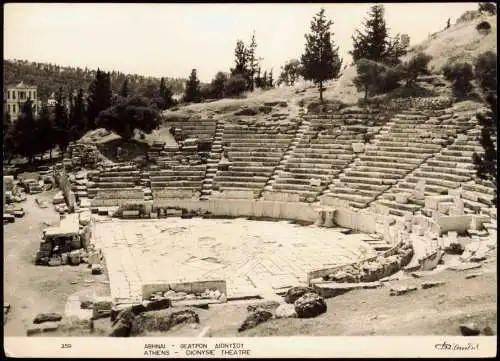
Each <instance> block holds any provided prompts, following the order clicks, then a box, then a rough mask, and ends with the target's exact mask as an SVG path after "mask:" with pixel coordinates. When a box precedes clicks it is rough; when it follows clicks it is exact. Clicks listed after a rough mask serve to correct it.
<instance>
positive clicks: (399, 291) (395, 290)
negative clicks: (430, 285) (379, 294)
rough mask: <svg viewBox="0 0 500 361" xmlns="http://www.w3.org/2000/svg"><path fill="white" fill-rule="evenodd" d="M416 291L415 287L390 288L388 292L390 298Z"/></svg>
mask: <svg viewBox="0 0 500 361" xmlns="http://www.w3.org/2000/svg"><path fill="white" fill-rule="evenodd" d="M416 290H417V287H415V286H395V287H391V289H390V290H389V292H390V293H389V294H390V295H391V296H401V295H404V294H407V293H410V292H414V291H416Z"/></svg>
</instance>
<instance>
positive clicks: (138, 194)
mask: <svg viewBox="0 0 500 361" xmlns="http://www.w3.org/2000/svg"><path fill="white" fill-rule="evenodd" d="M95 198H96V199H97V198H99V199H144V192H143V190H142V189H140V188H137V189H135V188H128V189H110V190H108V189H100V190H99V191H98V192H97V195H96V197H95Z"/></svg>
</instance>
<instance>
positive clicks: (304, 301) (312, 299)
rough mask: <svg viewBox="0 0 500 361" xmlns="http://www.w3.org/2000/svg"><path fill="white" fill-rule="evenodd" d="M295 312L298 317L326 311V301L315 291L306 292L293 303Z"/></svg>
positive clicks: (314, 315) (313, 315) (316, 314)
mask: <svg viewBox="0 0 500 361" xmlns="http://www.w3.org/2000/svg"><path fill="white" fill-rule="evenodd" d="M294 306H295V312H297V316H298V317H299V318H310V317H316V316H318V315H320V314H322V313H325V312H326V303H325V301H324V300H323V298H322V297H321V296H319V295H318V294H316V293H311V292H310V293H306V294H305V295H303V296H302V297H300V298H299V299H298V300H296V301H295V303H294Z"/></svg>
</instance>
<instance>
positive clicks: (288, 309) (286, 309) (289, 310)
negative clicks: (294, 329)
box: [274, 303, 298, 318]
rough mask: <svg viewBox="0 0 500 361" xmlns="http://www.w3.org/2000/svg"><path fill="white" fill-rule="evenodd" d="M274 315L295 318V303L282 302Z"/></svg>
mask: <svg viewBox="0 0 500 361" xmlns="http://www.w3.org/2000/svg"><path fill="white" fill-rule="evenodd" d="M274 315H275V316H276V318H295V317H298V316H297V311H295V305H294V304H290V303H283V304H280V305H279V306H278V308H276V310H275V313H274Z"/></svg>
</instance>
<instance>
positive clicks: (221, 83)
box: [211, 71, 228, 99]
mask: <svg viewBox="0 0 500 361" xmlns="http://www.w3.org/2000/svg"><path fill="white" fill-rule="evenodd" d="M227 79H228V78H227V75H226V74H224V73H223V72H221V71H219V72H217V74H215V78H214V79H212V83H211V85H212V91H213V94H214V96H215V98H216V99H221V98H223V97H224V87H225V84H226V81H227Z"/></svg>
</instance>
